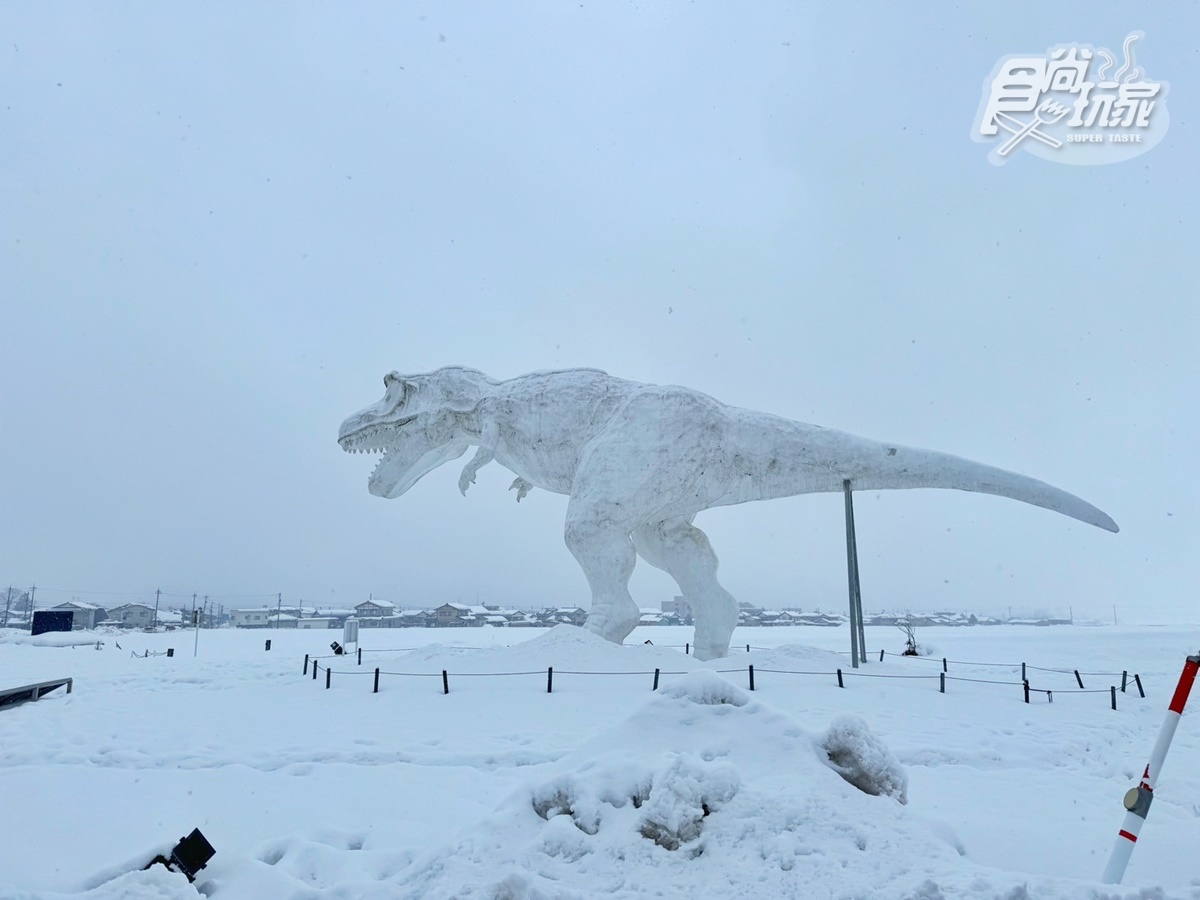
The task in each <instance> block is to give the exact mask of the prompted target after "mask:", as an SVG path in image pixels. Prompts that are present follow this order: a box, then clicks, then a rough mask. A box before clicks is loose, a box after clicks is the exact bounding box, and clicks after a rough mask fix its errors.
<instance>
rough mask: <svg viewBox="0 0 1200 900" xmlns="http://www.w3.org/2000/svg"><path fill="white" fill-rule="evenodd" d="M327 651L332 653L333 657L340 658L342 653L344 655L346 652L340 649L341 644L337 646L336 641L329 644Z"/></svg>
mask: <svg viewBox="0 0 1200 900" xmlns="http://www.w3.org/2000/svg"><path fill="white" fill-rule="evenodd" d="M329 649H330V650H332V651H333V655H334V656H341V655H342V654H343V653H345V652H346V651H345V650H344V649H343V648H342V645H341V644H339V643H338V642H337V641H334V642H333V643H332V644H330V645H329Z"/></svg>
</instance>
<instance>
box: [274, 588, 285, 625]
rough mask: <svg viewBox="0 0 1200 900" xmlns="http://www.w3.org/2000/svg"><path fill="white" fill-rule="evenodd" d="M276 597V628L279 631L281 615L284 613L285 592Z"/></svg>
mask: <svg viewBox="0 0 1200 900" xmlns="http://www.w3.org/2000/svg"><path fill="white" fill-rule="evenodd" d="M275 599H276V600H277V601H278V602H277V603H276V605H275V629H276V630H277V631H278V630H279V617H280V615H281V614H282V613H283V594H282V593H279V594H276V595H275Z"/></svg>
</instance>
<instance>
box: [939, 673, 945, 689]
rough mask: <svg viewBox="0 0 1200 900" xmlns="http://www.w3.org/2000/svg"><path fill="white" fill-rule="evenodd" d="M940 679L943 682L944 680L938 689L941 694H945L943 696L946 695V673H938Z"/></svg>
mask: <svg viewBox="0 0 1200 900" xmlns="http://www.w3.org/2000/svg"><path fill="white" fill-rule="evenodd" d="M938 677H939V678H941V680H942V683H941V685H940V686H939V687H938V690H939V691H941V693H943V694H944V693H946V673H945V672H938Z"/></svg>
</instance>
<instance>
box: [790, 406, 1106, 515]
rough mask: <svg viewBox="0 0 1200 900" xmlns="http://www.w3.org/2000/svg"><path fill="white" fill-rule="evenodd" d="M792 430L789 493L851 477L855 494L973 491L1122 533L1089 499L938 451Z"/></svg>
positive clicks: (799, 427) (836, 486) (823, 488)
mask: <svg viewBox="0 0 1200 900" xmlns="http://www.w3.org/2000/svg"><path fill="white" fill-rule="evenodd" d="M791 425H792V426H793V427H792V428H791V429H788V430H789V431H791V432H792V433H791V434H790V435H789V436H788V439H785V443H786V444H788V445H789V446H788V448H787V450H784V448H783V447H778V450H779V451H781V452H780V453H779V455H780V456H781V457H783V459H784V460H786V459H788V458H789V457H790V458H791V461H792V463H791V464H790V465H789V464H788V463H784V464H783V466H782V467H781V468H782V469H784V470H785V472H786V474H784V472H780V475H782V476H783V479H781V480H787V481H790V482H791V486H792V489H791V490H789V491H786V493H792V494H796V493H811V492H829V491H840V490H841V489H842V482H843V481H844V480H845V479H847V478H848V479H850V483H851V487H852V488H853V489H855V490H895V489H906V488H945V489H949V490H957V491H974V492H976V493H980V494H996V495H998V496H1001V497H1010V498H1012V499H1013V500H1020V501H1022V502H1023V503H1030V504H1032V505H1034V506H1040V507H1042V508H1043V509H1049V510H1053V511H1054V512H1057V513H1062V514H1063V515H1064V516H1070V517H1071V518H1073V519H1078V520H1079V521H1081V522H1087V523H1088V524H1089V525H1095V526H1096V527H1097V528H1103V529H1104V530H1105V531H1113V532H1116V531H1119V530H1120V529H1119V528H1118V527H1117V523H1116V522H1114V521H1113V520H1112V518H1111V517H1110V516H1109V515H1108V514H1107V513H1105V512H1103V511H1102V510H1100V509H1097V508H1096V507H1095V506H1092V504H1090V503H1088V502H1087V501H1086V500H1082V499H1080V498H1079V497H1076V496H1075V495H1074V494H1069V493H1067V492H1066V491H1064V490H1062V489H1060V488H1056V487H1054V486H1053V485H1050V484H1047V483H1046V482H1044V481H1038V480H1037V479H1036V478H1030V477H1028V476H1026V475H1019V474H1017V473H1016V472H1009V471H1006V470H1005V469H998V468H996V467H995V466H989V465H985V464H984V463H979V462H975V461H973V460H969V459H963V458H962V457H960V456H953V455H951V454H949V453H940V452H938V451H936V450H922V449H919V448H916V447H903V446H901V445H899V444H885V443H881V442H879V441H874V440H871V439H869V438H861V437H858V436H856V435H852V434H847V433H846V432H842V431H833V430H831V429H826V428H819V427H817V426H813V425H803V424H800V423H791ZM797 453H798V455H799V459H798V460H797ZM782 461H783V460H781V462H782ZM796 462H798V463H799V465H798V466H797V465H795V463H796ZM797 486H799V490H797V489H796V487H797ZM783 493H784V492H780V494H778V495H782V494H783Z"/></svg>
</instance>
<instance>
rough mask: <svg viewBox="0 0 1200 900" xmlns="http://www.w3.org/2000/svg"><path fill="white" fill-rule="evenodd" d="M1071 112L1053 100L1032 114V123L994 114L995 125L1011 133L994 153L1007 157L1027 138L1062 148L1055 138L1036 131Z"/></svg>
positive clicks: (999, 113)
mask: <svg viewBox="0 0 1200 900" xmlns="http://www.w3.org/2000/svg"><path fill="white" fill-rule="evenodd" d="M1070 111H1071V110H1070V109H1069V108H1068V107H1066V106H1063V105H1062V104H1061V103H1058V102H1057V101H1054V100H1047V101H1046V102H1045V103H1043V104H1042V105H1041V106H1040V107H1038V109H1037V111H1036V112H1035V113H1034V114H1033V119H1032V121H1029V122H1022V121H1021V120H1020V119H1017V118H1015V117H1014V116H1010V115H1009V114H1008V113H1003V112H998V113H996V124H997V125H999V126H1000V127H1001V128H1003V129H1004V130H1005V131H1011V132H1012V133H1013V136H1012V137H1010V138H1009V139H1008V140H1007V141H1005V142H1004V143H1003V144H1001V145H1000V149H999V150H997V151H996V154H997V155H998V156H1008V154H1010V153H1012V151H1013V150H1015V149H1016V148H1017V145H1018V144H1020V143H1021V141H1023V140H1025V138H1027V137H1031V138H1034V139H1035V140H1039V141H1041V142H1042V143H1043V144H1047V145H1049V146H1050V147H1053V148H1054V149H1056V150H1057V149H1058V148H1059V147H1061V146H1062V141H1060V140H1058V139H1057V138H1052V137H1050V135H1048V134H1046V133H1045V132H1043V131H1039V130H1038V129H1039V128H1040V127H1041V126H1042V125H1053V124H1054V123H1055V122H1057V121H1058V120H1059V119H1061V118H1062V117H1063V116H1065V115H1066V114H1067V113H1069V112H1070Z"/></svg>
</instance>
